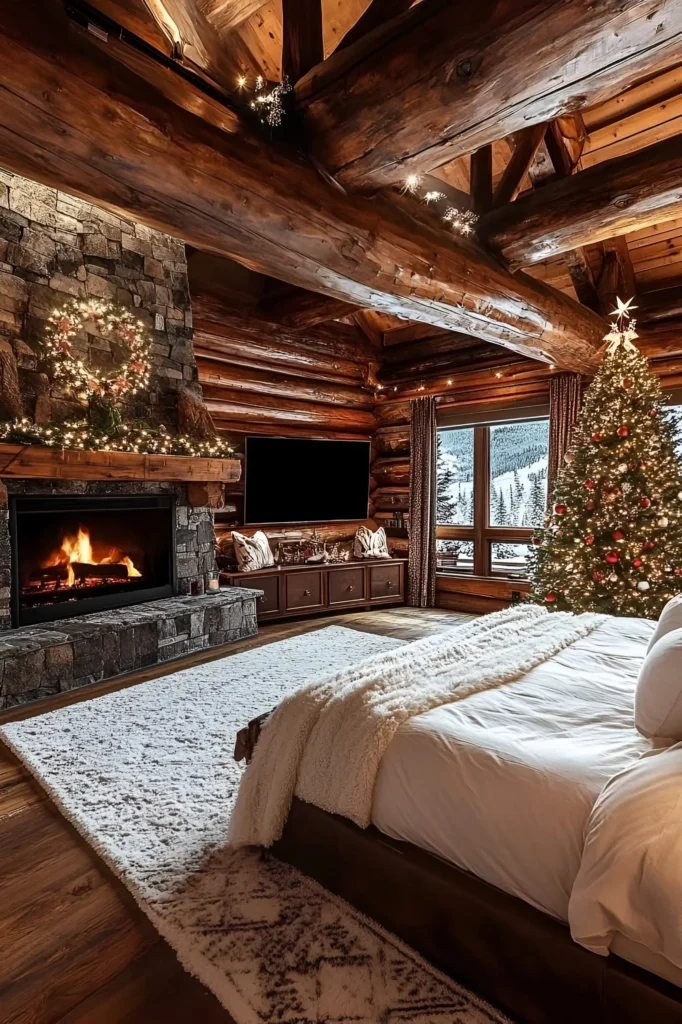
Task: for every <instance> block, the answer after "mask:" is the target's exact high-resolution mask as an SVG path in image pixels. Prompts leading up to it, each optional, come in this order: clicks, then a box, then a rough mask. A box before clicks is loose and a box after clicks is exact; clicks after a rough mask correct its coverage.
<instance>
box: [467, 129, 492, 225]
mask: <svg viewBox="0 0 682 1024" xmlns="http://www.w3.org/2000/svg"><path fill="white" fill-rule="evenodd" d="M469 181H470V182H471V185H470V188H471V198H472V201H473V204H474V212H475V213H477V214H479V216H480V215H481V214H483V213H487V212H488V210H489V209H490V207H491V206H492V203H493V147H492V145H488V146H483V147H482V148H481V149H477V150H476V152H475V153H472V154H471V166H470V170H469Z"/></svg>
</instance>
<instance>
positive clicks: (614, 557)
mask: <svg viewBox="0 0 682 1024" xmlns="http://www.w3.org/2000/svg"><path fill="white" fill-rule="evenodd" d="M619 558H620V555H619V554H618V552H617V551H609V553H608V555H607V556H606V561H607V562H609V563H610V564H611V565H615V564H616V562H617V561H618V560H619Z"/></svg>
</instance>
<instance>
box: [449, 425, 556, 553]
mask: <svg viewBox="0 0 682 1024" xmlns="http://www.w3.org/2000/svg"><path fill="white" fill-rule="evenodd" d="M548 442H549V422H548V421H547V420H533V421H529V422H526V423H510V424H504V425H501V426H493V427H491V428H490V525H491V526H511V527H526V528H533V527H536V526H542V524H543V517H544V512H545V502H546V494H547V450H548ZM437 470H438V510H437V517H438V524H439V525H442V526H445V525H449V526H473V522H474V482H473V481H474V430H473V428H472V427H464V428H457V429H453V430H441V431H439V434H438V462H437ZM492 547H493V550H492V559H493V568H499V569H504V568H505V563H508V567H509V568H510V569H511V568H514V569H516V570H517V571H518V570H522V569H523V562H524V561H525V554H526V545H525V544H502V543H497V544H494V545H493V546H492ZM439 550H440V552H441V553H443V554H445V553H450V554H452V555H455V554H456V555H458V557H457V559H456V563H457V566H458V568H459V569H467V568H470V562H471V557H472V554H473V552H472V545H471V543H470V542H462V541H440V542H439ZM467 563H469V564H467Z"/></svg>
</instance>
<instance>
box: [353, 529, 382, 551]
mask: <svg viewBox="0 0 682 1024" xmlns="http://www.w3.org/2000/svg"><path fill="white" fill-rule="evenodd" d="M353 554H354V556H355V557H356V558H390V557H391V556H390V555H389V553H388V547H387V545H386V531H385V530H384V528H383V526H380V527H379V529H378V530H376V531H375V532H372V530H370V529H368V527H366V526H358V529H357V532H356V534H355V540H354V542H353Z"/></svg>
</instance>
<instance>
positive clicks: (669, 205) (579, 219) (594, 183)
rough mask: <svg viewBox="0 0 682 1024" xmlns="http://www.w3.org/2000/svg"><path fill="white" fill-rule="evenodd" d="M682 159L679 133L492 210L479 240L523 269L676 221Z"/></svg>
mask: <svg viewBox="0 0 682 1024" xmlns="http://www.w3.org/2000/svg"><path fill="white" fill-rule="evenodd" d="M681 9H682V6H681ZM681 159H682V136H681V137H678V138H672V139H666V140H664V141H663V142H659V143H657V144H656V145H654V146H649V147H648V148H647V149H644V150H641V151H640V152H638V153H632V154H630V155H629V156H626V157H621V158H619V159H617V160H610V161H607V162H606V163H603V164H599V165H598V166H596V167H592V168H590V169H589V170H587V171H581V172H580V173H579V174H575V175H572V176H571V177H568V178H564V179H562V180H560V181H554V182H551V183H549V184H548V185H546V186H545V187H544V188H542V189H539V190H537V191H536V192H534V193H532V194H531V195H527V196H521V197H520V198H519V199H517V200H516V202H515V203H510V204H509V205H508V206H506V207H503V208H502V209H500V210H493V211H492V212H491V213H490V214H489V215H488V217H487V218H486V219H485V222H483V223H482V224H481V232H482V236H483V237H485V238H486V240H487V241H488V243H489V244H490V245H492V246H493V248H494V249H495V250H496V251H497V252H499V253H501V255H503V256H504V258H505V259H506V260H507V262H508V263H509V265H510V266H512V267H521V266H528V265H529V264H531V263H535V262H538V261H540V260H543V259H546V258H547V257H548V256H550V255H552V254H554V253H560V252H567V251H568V250H571V249H577V248H579V247H580V246H582V245H589V244H590V243H593V242H598V241H603V240H605V239H609V238H612V237H616V236H618V235H625V234H627V233H628V232H630V231H634V230H637V229H640V228H643V227H645V226H646V225H647V224H653V223H660V222H661V221H663V220H665V219H666V218H667V217H670V218H673V217H679V216H680V214H682V181H681V180H680V171H679V168H680V160H681Z"/></svg>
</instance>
